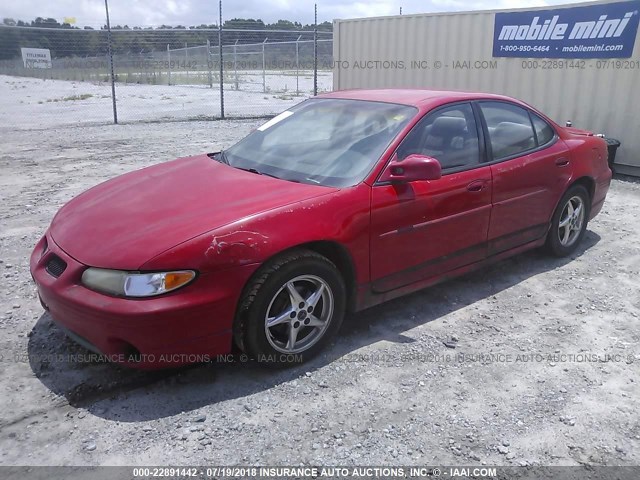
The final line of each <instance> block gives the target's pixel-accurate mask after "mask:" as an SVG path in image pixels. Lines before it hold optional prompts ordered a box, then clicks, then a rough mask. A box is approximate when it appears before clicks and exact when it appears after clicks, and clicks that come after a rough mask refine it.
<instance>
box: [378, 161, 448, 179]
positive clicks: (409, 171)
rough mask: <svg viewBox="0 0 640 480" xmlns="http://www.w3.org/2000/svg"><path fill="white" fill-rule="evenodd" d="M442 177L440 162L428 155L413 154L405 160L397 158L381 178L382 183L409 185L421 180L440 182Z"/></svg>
mask: <svg viewBox="0 0 640 480" xmlns="http://www.w3.org/2000/svg"><path fill="white" fill-rule="evenodd" d="M441 176H442V167H441V166H440V162H438V160H436V159H435V158H433V157H427V156H426V155H418V154H412V155H409V156H408V157H406V158H405V159H404V160H401V161H398V159H397V157H395V158H394V159H393V160H391V162H390V163H389V165H387V168H385V169H384V171H383V172H382V175H381V176H380V181H381V182H391V183H409V182H415V181H419V180H438V179H439V178H440V177H441Z"/></svg>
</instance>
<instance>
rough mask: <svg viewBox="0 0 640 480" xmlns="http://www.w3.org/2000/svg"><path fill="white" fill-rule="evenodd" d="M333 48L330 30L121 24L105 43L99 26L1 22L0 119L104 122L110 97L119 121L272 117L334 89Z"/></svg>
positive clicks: (34, 123)
mask: <svg viewBox="0 0 640 480" xmlns="http://www.w3.org/2000/svg"><path fill="white" fill-rule="evenodd" d="M213 27H215V26H213ZM220 45H222V47H220ZM109 46H110V47H111V52H112V58H113V84H114V87H115V88H114V90H115V98H114V97H113V95H112V77H111V63H110V62H111V57H110V55H109ZM221 50H222V51H221ZM332 51H333V45H332V35H331V32H330V31H322V32H320V31H318V32H317V33H315V32H314V31H313V30H256V29H252V30H249V29H247V30H243V29H225V28H223V29H221V30H220V29H218V28H189V29H187V28H158V29H152V28H132V29H129V28H127V29H112V30H111V36H110V38H109V34H108V31H107V30H106V29H101V30H91V29H76V28H42V27H24V26H2V27H0V90H2V91H3V92H4V93H3V94H2V99H1V100H0V103H1V104H2V105H1V106H2V108H1V109H0V119H1V121H2V123H4V124H5V125H12V126H15V127H17V128H34V127H35V128H48V127H50V126H55V125H77V124H88V123H108V122H113V121H114V112H113V110H114V108H113V103H114V101H115V106H116V110H117V120H118V123H127V122H139V121H148V122H149V121H175V120H196V119H218V118H221V117H223V116H224V117H225V118H242V117H257V116H269V115H274V114H276V113H278V112H280V111H282V110H284V109H286V108H288V107H289V106H291V105H294V104H296V103H298V102H300V101H302V100H304V99H305V98H308V97H311V96H313V95H314V86H315V85H317V91H318V93H321V92H324V91H330V90H331V89H332V62H333V60H332Z"/></svg>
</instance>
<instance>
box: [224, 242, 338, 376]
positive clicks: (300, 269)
mask: <svg viewBox="0 0 640 480" xmlns="http://www.w3.org/2000/svg"><path fill="white" fill-rule="evenodd" d="M307 277H309V278H311V277H313V278H317V279H320V280H321V281H322V282H324V284H323V288H322V289H320V291H322V292H325V295H328V297H327V300H326V305H325V303H324V302H325V299H324V297H322V298H321V300H320V301H318V304H317V305H318V307H317V308H323V309H324V308H327V309H328V306H329V305H331V304H332V306H333V308H332V314H331V316H330V317H328V320H327V325H326V327H322V328H320V327H316V328H315V329H314V327H311V326H309V327H305V326H304V325H301V326H300V329H299V330H296V331H298V332H301V333H300V334H301V335H302V334H303V332H304V333H306V334H308V335H311V333H313V332H315V330H316V329H317V330H318V333H317V337H318V338H317V339H316V340H315V341H314V343H313V344H310V345H309V346H308V348H306V349H304V350H303V351H300V352H292V353H289V354H287V353H286V352H283V351H281V350H278V349H277V348H276V347H278V340H284V339H282V338H281V337H282V336H284V335H290V333H285V330H286V331H287V332H290V330H288V329H290V328H293V325H294V324H295V323H298V324H300V322H296V319H297V318H299V317H300V316H302V318H303V319H302V320H301V321H302V322H303V321H307V320H306V318H304V316H305V315H306V313H303V312H300V311H299V312H298V314H299V315H297V316H296V317H291V319H287V321H286V322H283V323H282V324H281V325H279V326H278V327H271V329H270V330H269V332H273V331H274V330H277V329H280V330H279V331H276V334H275V335H274V334H269V333H267V328H266V321H267V314H268V313H273V311H277V310H278V309H277V308H276V306H277V303H275V302H280V303H281V304H282V305H283V308H282V312H286V311H289V310H291V309H292V308H293V309H295V308H296V307H293V300H292V299H291V297H290V295H289V291H288V290H284V289H286V285H287V284H288V282H290V281H292V280H294V281H298V280H297V279H300V278H303V280H299V281H298V282H299V283H298V284H297V285H298V287H299V285H300V283H302V289H303V290H304V285H305V279H306V278H307ZM307 283H308V284H309V285H312V284H311V283H310V282H307ZM294 285H296V283H294ZM327 290H328V292H327ZM301 296H302V297H305V292H304V291H303V292H302V294H301ZM308 298H311V297H310V296H309V297H308ZM287 299H289V300H287ZM287 301H290V305H291V306H290V305H289V304H287V303H286V302H287ZM331 302H332V303H331ZM239 305H240V307H239V309H238V314H237V316H236V321H235V325H234V339H235V342H236V344H237V346H238V347H240V349H241V350H243V351H244V352H245V353H246V354H247V355H248V356H249V357H250V358H252V359H254V360H257V361H258V362H259V363H260V364H264V365H267V366H276V367H278V366H287V365H293V364H298V363H302V362H306V361H307V360H309V359H311V358H312V357H313V356H315V355H316V354H317V353H318V352H319V351H320V350H322V348H323V347H324V346H325V345H326V344H327V343H328V342H329V341H330V340H331V338H332V337H333V336H334V335H335V334H336V333H337V332H338V330H339V329H340V326H341V325H342V321H343V319H344V315H345V309H346V288H345V284H344V279H343V278H342V276H341V275H340V272H339V271H338V269H337V268H336V266H335V265H334V264H333V263H332V262H331V261H329V260H328V259H327V258H326V257H324V256H322V255H320V254H318V253H316V252H313V251H310V250H302V249H300V250H293V251H291V252H288V253H286V254H284V255H282V256H280V257H276V258H274V259H273V260H271V261H269V262H267V263H266V264H265V265H263V266H262V267H261V268H260V269H259V270H258V271H257V272H256V274H255V275H254V276H253V278H252V279H251V280H250V281H249V284H248V285H247V287H246V288H245V290H244V293H243V296H242V298H241V300H240V304H239ZM300 305H302V304H300ZM307 308H313V307H310V306H307V307H305V308H304V309H303V310H306V309H307ZM268 310H269V311H268ZM311 314H316V310H314V311H312V312H310V313H309V315H311ZM276 316H277V315H276ZM309 321H310V320H309ZM309 331H311V333H308V332H309ZM278 335H280V336H278ZM287 338H288V337H287ZM300 338H302V339H304V338H307V337H304V336H303V337H300ZM314 338H315V337H314ZM310 340H312V339H310ZM294 345H295V343H294ZM286 346H288V344H287V345H286ZM286 346H284V347H282V346H280V347H281V348H286Z"/></svg>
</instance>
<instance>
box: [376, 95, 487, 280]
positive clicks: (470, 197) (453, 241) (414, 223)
mask: <svg viewBox="0 0 640 480" xmlns="http://www.w3.org/2000/svg"><path fill="white" fill-rule="evenodd" d="M410 154H421V155H428V156H431V157H434V158H436V159H438V161H439V162H440V164H441V165H442V178H440V179H439V180H432V181H418V182H412V183H408V184H400V185H393V184H376V185H374V187H373V188H372V193H371V195H372V198H371V276H372V284H373V290H374V291H375V292H387V291H390V290H393V289H395V288H399V287H402V286H405V285H409V284H411V283H414V282H417V281H420V280H423V279H427V278H429V277H434V276H437V275H441V274H443V273H446V272H447V271H450V270H453V269H455V268H458V267H461V266H463V265H468V264H470V263H474V262H477V261H479V260H482V259H483V258H485V256H486V242H487V232H488V228H489V219H490V212H491V189H492V182H491V167H490V166H488V165H483V164H481V155H480V142H479V135H478V123H477V121H476V117H475V116H474V112H473V109H472V108H471V105H470V104H469V103H458V104H453V105H448V106H445V107H442V108H440V109H438V110H436V111H435V112H432V113H429V114H427V115H426V116H425V118H423V119H422V120H421V121H420V122H419V123H418V124H417V125H416V126H415V128H413V129H412V130H411V132H410V133H409V134H408V135H407V137H406V138H405V139H404V140H403V142H402V143H401V144H400V146H399V147H398V150H397V152H396V155H397V158H398V159H399V160H400V161H401V160H402V159H404V158H406V157H407V156H408V155H410Z"/></svg>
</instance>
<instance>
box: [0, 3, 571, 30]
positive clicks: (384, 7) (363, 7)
mask: <svg viewBox="0 0 640 480" xmlns="http://www.w3.org/2000/svg"><path fill="white" fill-rule="evenodd" d="M576 1H577V0H470V1H464V0H365V1H357V0H356V1H355V2H349V0H317V2H314V1H313V0H224V1H223V19H225V20H228V19H231V18H256V19H258V18H259V19H262V20H263V21H264V22H265V23H271V22H275V21H276V20H278V19H286V20H291V21H298V22H301V23H303V24H304V23H312V22H313V4H314V3H317V4H318V21H319V22H323V21H325V20H329V21H331V20H333V19H335V18H355V17H373V16H380V15H397V14H398V13H399V10H400V7H402V13H405V14H409V13H428V12H445V11H464V10H487V9H497V8H519V7H531V6H544V5H558V4H563V3H576ZM109 10H110V15H111V23H112V25H125V24H126V25H129V26H158V25H161V24H166V25H200V24H202V23H205V24H211V23H217V18H218V0H109ZM0 17H2V18H4V17H9V18H13V19H15V20H24V21H31V20H33V19H34V18H35V17H45V18H46V17H53V18H55V19H57V20H58V21H63V19H64V18H65V17H75V18H76V20H77V23H76V25H77V26H81V27H82V26H85V25H88V26H93V27H99V26H101V25H103V24H104V23H105V20H104V1H103V0H47V1H42V0H2V2H1V3H0Z"/></svg>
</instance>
